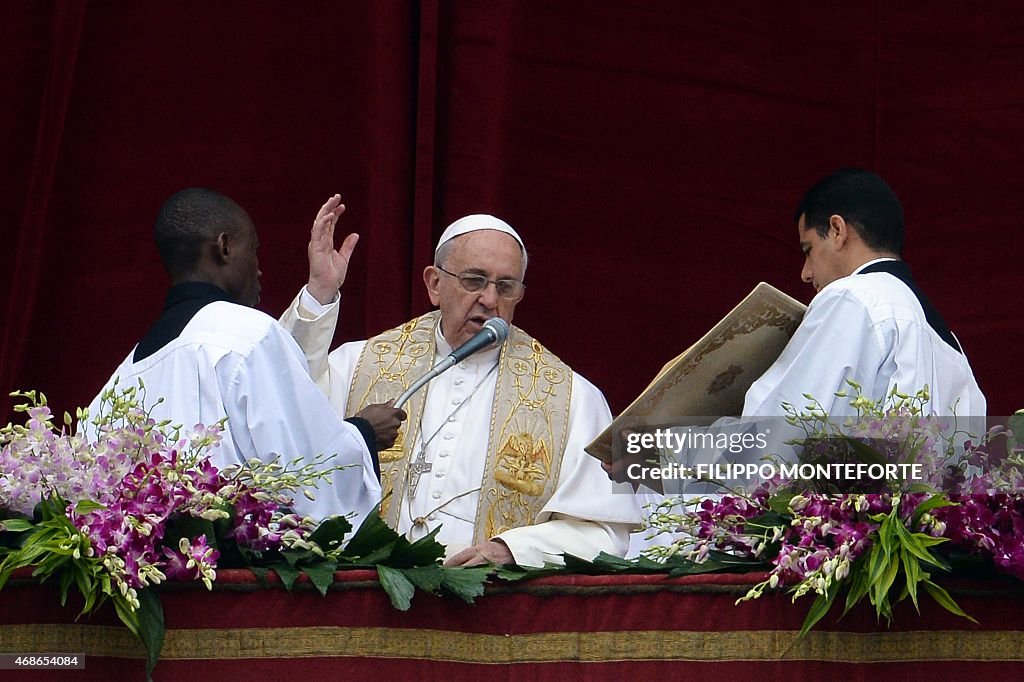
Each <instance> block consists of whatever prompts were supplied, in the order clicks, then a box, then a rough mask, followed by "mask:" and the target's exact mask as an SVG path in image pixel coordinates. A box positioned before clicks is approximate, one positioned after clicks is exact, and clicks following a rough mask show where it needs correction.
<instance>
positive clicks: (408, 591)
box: [377, 565, 416, 611]
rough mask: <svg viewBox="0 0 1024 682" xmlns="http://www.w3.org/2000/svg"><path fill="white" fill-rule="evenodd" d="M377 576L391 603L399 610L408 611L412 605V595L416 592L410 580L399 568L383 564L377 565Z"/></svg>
mask: <svg viewBox="0 0 1024 682" xmlns="http://www.w3.org/2000/svg"><path fill="white" fill-rule="evenodd" d="M377 577H378V579H379V580H380V586H381V587H382V588H384V591H385V592H387V595H388V599H390V600H391V605H392V606H394V607H395V608H396V609H398V610H399V611H408V610H409V607H410V606H411V605H412V595H413V594H414V593H415V592H416V587H415V586H414V585H413V584H412V581H410V580H409V579H408V578H407V577H405V574H404V573H402V571H401V570H400V569H397V568H391V567H390V566H384V565H379V566H377Z"/></svg>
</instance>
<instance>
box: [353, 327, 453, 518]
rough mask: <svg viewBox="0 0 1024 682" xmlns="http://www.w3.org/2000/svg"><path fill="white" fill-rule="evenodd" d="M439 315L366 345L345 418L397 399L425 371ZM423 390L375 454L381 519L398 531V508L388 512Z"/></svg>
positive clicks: (413, 432)
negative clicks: (389, 442)
mask: <svg viewBox="0 0 1024 682" xmlns="http://www.w3.org/2000/svg"><path fill="white" fill-rule="evenodd" d="M438 315H439V313H438V312H436V311H435V312H433V313H428V314H426V315H423V316H421V317H417V318H416V319H414V320H410V321H409V322H407V323H405V324H404V325H402V326H401V327H396V328H394V329H391V330H388V331H386V332H384V333H383V334H380V335H378V336H375V337H373V338H372V339H370V340H369V341H367V342H366V346H365V347H364V348H363V352H362V353H361V354H360V356H359V360H358V361H357V362H356V371H355V375H354V376H353V378H352V386H351V387H350V388H349V395H348V415H347V416H352V415H353V414H355V413H356V412H358V411H359V410H361V409H363V408H364V407H366V406H367V405H372V404H375V403H383V402H387V401H388V400H393V399H394V398H397V397H398V396H399V395H401V394H402V392H403V391H404V390H405V389H407V388H408V387H409V385H410V384H411V383H412V382H413V381H415V380H416V379H417V378H419V377H420V375H422V374H426V372H427V371H428V370H429V369H430V365H431V364H432V363H433V360H434V329H435V328H436V327H437V317H438ZM425 394H426V392H425V391H418V392H417V393H416V394H415V395H413V397H412V398H411V399H410V400H409V402H408V403H406V406H405V410H406V412H407V413H408V414H409V419H407V420H406V421H405V422H403V424H402V427H401V428H400V429H399V432H398V438H396V439H395V444H394V445H393V446H391V447H390V448H388V449H387V450H382V451H381V452H380V453H378V457H379V458H380V468H381V489H382V490H381V492H382V494H383V501H382V502H381V507H380V513H381V516H382V517H383V518H384V519H385V520H387V521H388V523H390V524H391V526H392V527H394V528H397V527H398V509H399V507H400V505H395V507H394V509H393V510H392V509H391V502H392V500H394V498H395V495H396V494H397V495H401V494H403V492H404V486H402V485H401V481H404V480H405V474H406V468H407V467H408V465H409V460H410V454H411V451H412V445H414V444H415V442H416V437H417V434H418V430H419V424H420V421H421V419H422V417H423V407H424V400H423V398H424V395H425Z"/></svg>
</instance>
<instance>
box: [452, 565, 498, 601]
mask: <svg viewBox="0 0 1024 682" xmlns="http://www.w3.org/2000/svg"><path fill="white" fill-rule="evenodd" d="M491 570H492V569H491V568H490V567H487V566H473V567H471V568H456V567H450V566H446V567H442V568H441V586H442V588H443V589H444V590H446V591H447V592H450V593H452V594H453V595H455V596H456V597H458V598H459V599H461V600H462V601H464V602H466V603H467V604H472V603H473V600H474V599H476V598H477V597H479V596H480V595H482V594H483V593H484V584H485V583H486V582H487V577H488V576H489V575H490V574H491Z"/></svg>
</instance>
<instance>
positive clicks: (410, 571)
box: [402, 563, 443, 592]
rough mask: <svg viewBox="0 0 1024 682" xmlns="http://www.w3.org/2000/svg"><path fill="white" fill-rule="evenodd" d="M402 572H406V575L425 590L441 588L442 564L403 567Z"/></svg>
mask: <svg viewBox="0 0 1024 682" xmlns="http://www.w3.org/2000/svg"><path fill="white" fill-rule="evenodd" d="M402 573H405V577H406V578H408V579H409V580H410V581H412V584H413V585H415V586H416V587H418V588H420V589H421V590H423V591H424V592H437V591H438V590H439V589H441V576H442V575H443V573H442V570H441V565H440V564H436V563H435V564H430V565H429V566H416V567H414V568H403V569H402Z"/></svg>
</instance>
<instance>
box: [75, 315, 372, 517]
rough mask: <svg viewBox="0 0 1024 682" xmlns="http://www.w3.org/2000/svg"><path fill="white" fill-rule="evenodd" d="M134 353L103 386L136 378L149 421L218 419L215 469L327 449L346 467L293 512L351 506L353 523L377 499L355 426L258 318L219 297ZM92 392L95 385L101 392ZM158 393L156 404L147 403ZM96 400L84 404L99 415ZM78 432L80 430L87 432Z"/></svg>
mask: <svg viewBox="0 0 1024 682" xmlns="http://www.w3.org/2000/svg"><path fill="white" fill-rule="evenodd" d="M134 352H135V351H134V349H133V350H132V353H129V354H128V357H127V358H126V359H125V361H124V362H123V363H121V366H120V367H118V368H117V370H116V371H115V372H114V375H113V376H112V377H111V378H110V380H109V381H108V382H107V384H106V386H105V387H104V391H105V390H106V389H108V388H110V387H111V386H112V385H113V382H114V379H115V377H119V383H118V386H119V387H121V388H127V387H131V386H135V385H137V384H138V380H139V379H142V380H143V382H144V384H145V401H144V405H143V406H144V407H145V408H146V409H147V410H150V411H151V414H152V416H153V418H154V419H156V420H157V421H161V420H163V419H169V420H171V422H172V424H174V425H180V426H182V427H183V428H184V429H186V430H187V429H191V428H193V427H194V426H195V425H198V424H204V425H210V424H214V423H216V422H218V421H219V420H221V419H222V418H224V417H227V424H226V429H225V431H224V433H223V440H222V442H221V444H220V445H219V446H218V447H217V448H215V449H214V450H213V451H212V453H211V454H212V461H213V462H214V464H216V465H217V466H218V467H225V466H229V465H232V464H240V463H243V462H245V461H247V460H249V459H252V458H254V457H255V458H257V459H259V460H261V461H265V462H266V461H270V459H272V458H273V456H274V455H280V457H281V460H282V461H283V462H288V461H291V460H293V459H296V458H299V457H301V458H302V459H303V461H304V462H308V461H311V460H312V459H313V458H314V457H315V456H317V455H319V454H325V455H335V457H334V459H332V460H330V466H342V465H347V466H348V468H346V469H343V470H341V471H336V472H334V473H333V474H332V475H331V477H330V478H329V480H330V482H331V485H327V484H326V482H322V483H321V484H320V485H319V487H318V488H317V489H313V490H312V492H313V493H314V494H315V496H316V500H315V501H310V500H309V499H307V498H306V497H305V496H304V495H303V494H302V492H298V493H297V494H296V495H295V510H296V511H297V512H299V513H301V514H304V515H308V516H312V517H314V518H317V519H319V518H323V517H326V516H330V515H335V514H348V513H350V512H354V517H352V520H353V524H354V525H355V524H359V523H361V521H362V519H363V518H364V517H365V516H366V514H367V513H368V512H369V511H370V510H371V509H372V508H373V506H374V505H376V504H377V503H378V502H379V501H380V483H379V482H378V481H377V477H376V475H375V474H374V471H373V462H372V460H371V458H370V453H369V451H368V450H367V448H366V443H365V441H364V440H363V438H362V436H361V435H360V433H359V430H358V429H357V428H356V427H355V426H353V425H352V424H348V423H346V422H344V421H343V420H342V419H341V418H339V417H338V415H337V414H335V413H334V411H333V410H332V409H331V406H330V405H329V404H328V403H327V401H326V400H324V397H323V395H322V394H321V392H320V391H319V390H318V389H317V387H316V385H315V384H314V383H313V382H312V381H311V380H310V377H309V375H308V374H307V370H306V362H305V358H304V357H303V355H302V351H301V350H300V349H299V347H298V346H297V345H296V343H295V341H294V340H293V339H292V338H291V336H290V335H289V334H288V332H286V331H285V330H284V329H283V328H282V327H281V325H279V324H278V323H277V321H275V320H274V319H273V318H271V317H269V316H268V315H266V314H264V313H262V312H260V311H258V310H254V309H252V308H247V307H245V306H240V305H235V304H233V303H227V302H224V301H217V302H214V303H210V304H209V305H206V306H205V307H203V308H202V309H201V310H200V311H199V312H198V313H196V315H195V316H194V317H193V318H192V319H191V320H190V321H189V322H188V324H187V325H186V326H185V328H184V329H183V330H182V332H181V334H180V336H178V338H176V339H174V340H173V341H171V342H170V343H168V344H167V345H166V346H164V347H163V348H161V349H160V350H158V351H157V352H156V353H154V354H153V355H150V356H148V357H146V358H143V359H142V360H140V361H139V362H134V361H133V355H134ZM101 395H102V391H101ZM160 398H163V402H159V403H158V402H157V401H158V399H160ZM99 399H100V396H97V397H96V398H95V399H94V400H93V403H92V405H91V406H90V408H89V413H90V414H92V415H95V414H97V413H98V412H99V411H100V402H99ZM87 433H88V431H87Z"/></svg>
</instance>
